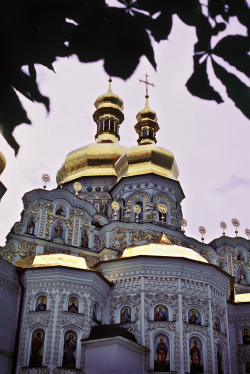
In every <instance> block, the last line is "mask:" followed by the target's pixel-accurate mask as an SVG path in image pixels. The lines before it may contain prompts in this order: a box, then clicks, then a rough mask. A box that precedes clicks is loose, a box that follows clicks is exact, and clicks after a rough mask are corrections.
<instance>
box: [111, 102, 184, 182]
mask: <svg viewBox="0 0 250 374" xmlns="http://www.w3.org/2000/svg"><path fill="white" fill-rule="evenodd" d="M145 97H146V104H145V107H144V108H143V109H142V110H141V111H140V112H139V113H138V114H137V116H136V119H137V124H136V125H135V130H136V132H137V133H138V135H139V138H138V140H137V142H138V144H139V146H135V147H130V148H129V149H128V150H127V152H126V153H125V154H124V155H123V156H122V157H121V158H120V159H119V160H118V161H117V162H116V164H115V171H116V174H117V178H118V181H119V180H120V179H121V178H122V177H131V176H133V175H141V174H150V173H154V174H157V175H161V176H162V177H166V178H170V179H177V178H178V175H179V170H178V167H177V164H176V162H175V159H174V155H173V153H172V152H170V151H168V150H167V149H165V148H161V147H158V146H156V145H155V143H156V137H155V134H156V132H157V131H158V130H159V125H158V123H157V121H158V118H157V115H156V112H155V111H154V110H152V109H151V108H150V107H149V104H148V95H146V96H145Z"/></svg>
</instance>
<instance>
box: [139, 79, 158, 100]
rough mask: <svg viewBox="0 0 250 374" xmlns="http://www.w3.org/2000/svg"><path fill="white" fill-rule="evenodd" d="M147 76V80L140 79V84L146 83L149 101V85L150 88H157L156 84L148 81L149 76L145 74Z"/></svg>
mask: <svg viewBox="0 0 250 374" xmlns="http://www.w3.org/2000/svg"><path fill="white" fill-rule="evenodd" d="M144 75H145V77H146V80H142V79H141V78H140V79H138V81H139V82H140V83H145V85H146V96H145V97H146V99H148V97H149V96H148V85H150V86H152V87H155V84H154V83H151V82H149V81H148V78H149V75H148V74H147V73H146V74H144Z"/></svg>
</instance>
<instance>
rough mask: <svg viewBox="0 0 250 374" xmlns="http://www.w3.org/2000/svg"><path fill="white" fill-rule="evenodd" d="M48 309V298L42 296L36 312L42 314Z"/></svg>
mask: <svg viewBox="0 0 250 374" xmlns="http://www.w3.org/2000/svg"><path fill="white" fill-rule="evenodd" d="M46 309H47V298H46V296H40V297H38V299H37V302H36V311H37V312H41V311H44V310H46Z"/></svg>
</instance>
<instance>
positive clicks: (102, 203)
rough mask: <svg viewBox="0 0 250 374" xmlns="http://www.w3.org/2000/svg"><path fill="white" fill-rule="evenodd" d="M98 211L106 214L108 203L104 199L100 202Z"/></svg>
mask: <svg viewBox="0 0 250 374" xmlns="http://www.w3.org/2000/svg"><path fill="white" fill-rule="evenodd" d="M100 213H101V214H105V216H107V214H108V204H107V202H106V201H102V202H101V204H100Z"/></svg>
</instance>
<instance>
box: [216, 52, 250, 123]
mask: <svg viewBox="0 0 250 374" xmlns="http://www.w3.org/2000/svg"><path fill="white" fill-rule="evenodd" d="M212 64H213V68H214V72H215V74H216V77H217V78H218V79H219V80H220V81H221V83H222V84H223V85H224V86H225V87H226V90H227V94H228V96H229V97H230V99H232V100H233V101H234V103H235V106H236V107H237V108H239V109H240V110H241V112H242V113H243V114H244V115H245V116H246V117H247V118H249V119H250V105H249V103H250V88H249V87H247V86H246V85H245V84H244V83H243V82H242V81H241V80H240V79H239V78H237V77H236V76H235V75H233V74H231V73H229V72H228V71H227V70H226V69H224V68H223V67H222V66H220V65H219V64H217V63H216V62H215V61H214V59H212Z"/></svg>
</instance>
